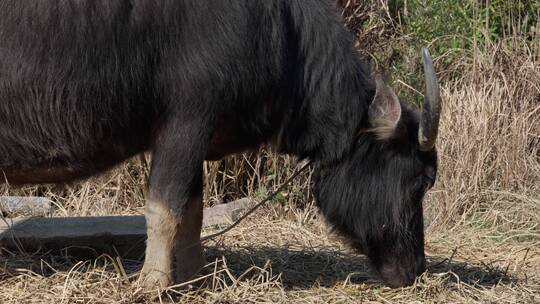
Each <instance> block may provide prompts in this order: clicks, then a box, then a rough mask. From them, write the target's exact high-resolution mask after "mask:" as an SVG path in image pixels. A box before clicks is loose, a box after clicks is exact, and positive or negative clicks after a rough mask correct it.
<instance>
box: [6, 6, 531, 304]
mask: <svg viewBox="0 0 540 304" xmlns="http://www.w3.org/2000/svg"><path fill="white" fill-rule="evenodd" d="M345 2H347V1H345ZM349 2H350V1H349ZM383 2H384V1H383ZM354 3H356V4H355V5H358V3H360V2H357V1H354ZM350 9H351V10H352V11H351V12H349V13H348V14H351V13H356V14H359V13H358V11H355V10H354V8H350ZM383 12H384V11H383ZM370 14H375V15H369V14H367V15H362V16H364V17H362V16H360V17H362V18H367V19H365V20H367V21H366V22H368V24H370V23H369V22H371V21H369V20H376V17H377V16H379V15H377V14H379V13H378V12H375V13H370ZM360 17H358V18H360ZM369 18H371V19H369ZM363 24H365V23H363ZM385 26H388V25H385V24H383V23H381V24H374V25H373V27H372V28H373V31H376V30H382V31H383V32H385V33H386V32H387V31H386V28H385ZM353 27H354V26H353ZM368 34H369V33H366V35H368ZM537 53H538V50H536V51H534V50H532V51H531V50H528V49H527V48H526V47H525V46H524V45H523V43H521V42H520V41H519V39H514V40H506V41H501V42H500V43H499V44H497V45H493V46H492V47H491V48H490V49H489V50H483V51H480V50H474V51H471V52H470V53H467V52H464V54H463V57H464V58H466V59H470V60H464V61H463V62H462V63H456V66H459V68H460V69H462V70H468V71H469V72H467V73H465V74H463V75H462V77H461V78H460V79H454V80H451V81H445V82H444V83H443V99H444V109H443V120H442V126H441V131H440V134H441V138H440V140H439V143H438V148H439V154H440V171H439V176H438V181H437V184H436V187H435V189H433V190H432V191H431V192H430V193H429V195H428V197H427V199H426V202H425V206H426V221H427V226H426V229H427V240H426V252H427V255H428V269H429V270H428V272H427V273H426V274H425V275H423V276H422V277H421V278H420V279H419V280H418V282H417V283H416V284H415V285H414V286H412V287H409V288H403V289H390V288H387V287H384V286H383V285H381V283H380V282H379V281H378V280H377V279H375V278H373V277H372V276H371V274H370V273H369V269H368V266H367V261H366V260H365V258H364V257H363V256H360V255H356V254H354V253H351V252H350V251H349V250H348V249H347V248H346V247H345V246H343V245H342V243H341V242H339V241H338V240H336V239H334V238H333V237H332V236H330V235H329V234H328V233H327V231H326V227H325V225H324V224H323V223H322V221H321V220H320V219H319V217H318V215H317V210H316V208H315V207H313V204H312V197H311V193H310V190H309V172H308V173H306V174H304V175H303V176H301V177H300V178H298V179H297V180H296V181H295V182H294V183H293V185H291V188H290V189H289V190H288V191H286V192H283V193H281V195H279V196H278V197H277V199H276V200H274V201H273V202H272V204H271V205H270V206H268V207H266V208H263V210H260V211H258V212H257V213H256V214H255V215H254V216H252V217H251V218H249V219H248V220H247V221H246V222H245V223H242V224H241V225H240V226H239V227H238V228H236V229H234V230H232V231H231V232H229V233H228V234H226V235H225V236H223V237H221V238H219V239H216V240H213V241H212V242H210V243H208V245H207V260H208V262H209V264H208V265H207V271H208V272H209V275H208V276H207V277H206V279H205V282H204V284H203V287H202V288H195V289H192V290H186V289H185V288H182V287H185V286H176V287H173V288H171V289H169V290H167V291H166V292H165V293H163V294H160V293H158V292H157V291H156V292H152V293H145V292H143V290H142V289H140V288H139V287H138V286H137V284H136V283H134V276H135V275H136V273H137V271H138V270H139V269H140V267H141V261H129V260H119V259H117V258H114V257H109V256H103V257H100V258H98V259H97V260H95V261H78V260H76V259H74V258H72V257H69V256H55V255H50V254H47V253H46V252H39V253H10V252H6V251H2V252H1V253H0V303H6V304H7V303H148V302H160V301H162V302H174V303H295V302H297V303H361V302H362V303H363V302H365V303H540V226H539V225H540V154H539V146H540V62H538V60H536V61H535V60H534V59H535V58H536V57H535V56H536V55H535V54H537ZM464 67H466V69H464ZM147 163H148V160H147V159H145V158H142V157H141V158H136V159H134V160H132V161H131V162H129V163H127V164H125V165H123V166H121V167H119V168H117V169H116V170H114V171H113V172H110V173H108V174H106V175H103V176H101V177H98V178H95V179H93V180H90V181H87V182H83V183H76V184H72V185H67V186H62V187H60V186H56V187H51V186H35V187H26V188H24V189H13V188H10V187H7V186H1V187H0V194H22V195H44V196H47V197H50V198H51V199H52V200H53V201H54V202H55V203H56V207H55V208H54V210H53V212H52V215H55V216H67V215H105V214H141V213H142V210H143V203H144V193H143V192H144V191H143V189H144V184H145V180H146V176H147V174H148V165H147ZM294 165H295V161H294V159H291V158H289V157H285V156H278V155H275V154H272V153H269V152H266V151H262V152H261V153H260V154H259V155H255V154H246V155H242V156H236V157H231V158H228V159H227V160H225V161H221V162H216V163H208V164H206V166H205V172H206V188H205V199H206V202H207V204H208V205H212V204H216V203H221V202H223V201H227V200H231V199H234V198H238V197H241V196H245V195H250V196H253V197H262V196H264V194H265V193H268V191H269V190H271V189H272V188H274V187H275V186H276V185H278V184H280V183H281V182H282V181H283V180H284V179H285V178H286V176H287V175H288V174H290V173H291V171H292V170H293V168H294ZM210 232H212V231H206V232H205V233H210Z"/></svg>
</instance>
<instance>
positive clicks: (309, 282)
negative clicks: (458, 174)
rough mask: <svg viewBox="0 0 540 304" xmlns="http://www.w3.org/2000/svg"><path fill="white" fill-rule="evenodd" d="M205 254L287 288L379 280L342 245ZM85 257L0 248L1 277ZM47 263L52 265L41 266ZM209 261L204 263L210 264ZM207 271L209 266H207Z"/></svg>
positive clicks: (477, 281) (472, 276) (487, 279)
mask: <svg viewBox="0 0 540 304" xmlns="http://www.w3.org/2000/svg"><path fill="white" fill-rule="evenodd" d="M206 258H207V261H208V262H209V263H211V262H215V261H218V262H217V263H218V265H219V267H224V265H225V264H226V267H227V269H228V271H229V273H230V274H231V275H232V276H233V277H235V278H240V279H246V280H247V279H250V278H252V277H253V276H254V275H256V272H261V271H264V272H268V273H271V274H272V275H274V276H276V275H279V276H280V281H281V282H282V284H283V287H284V288H286V289H293V288H294V289H296V288H301V289H304V288H305V289H307V288H312V287H332V286H334V285H336V284H343V283H344V282H347V283H349V284H361V283H363V284H368V285H373V286H382V283H381V281H379V280H378V278H377V277H376V276H375V275H373V274H372V273H371V271H370V267H369V262H368V260H367V258H366V257H365V256H363V255H356V254H352V253H349V252H344V251H340V250H338V249H336V248H308V249H297V248H295V249H290V248H287V247H232V248H231V247H215V246H214V247H208V248H206ZM112 260H113V258H111V257H109V256H101V257H100V258H98V259H97V262H96V260H93V261H91V263H92V264H94V265H98V266H99V265H103V264H108V265H109V266H108V268H109V267H110V271H114V267H113V265H112V264H111V261H112ZM81 261H86V260H83V259H80V258H76V257H73V256H68V255H58V254H51V253H36V254H31V255H30V254H13V253H8V252H5V251H4V252H2V253H0V265H1V267H0V280H6V279H9V278H10V277H14V276H18V275H21V273H28V271H31V272H34V273H36V274H37V275H41V276H45V277H47V276H51V275H53V274H54V273H56V272H58V271H59V272H68V271H69V270H70V269H71V268H72V267H73V266H74V265H76V264H77V263H80V262H81ZM44 264H45V265H50V267H44ZM123 266H124V268H125V270H126V271H127V273H128V274H129V273H131V274H134V273H136V272H137V271H139V270H140V267H141V266H142V263H141V261H132V260H123ZM213 267H214V266H209V267H208V268H213ZM210 271H211V270H210ZM428 273H429V274H430V275H437V276H442V277H443V278H444V281H445V282H446V283H447V284H453V283H456V282H463V283H466V284H468V285H477V286H484V287H491V286H495V285H498V284H501V283H503V284H508V283H512V282H516V281H517V280H516V278H514V277H512V276H511V275H510V274H508V273H507V272H506V271H505V270H504V269H501V268H499V267H497V266H494V265H485V264H484V265H474V264H470V263H467V262H462V261H455V260H452V259H448V258H444V257H439V256H430V257H428Z"/></svg>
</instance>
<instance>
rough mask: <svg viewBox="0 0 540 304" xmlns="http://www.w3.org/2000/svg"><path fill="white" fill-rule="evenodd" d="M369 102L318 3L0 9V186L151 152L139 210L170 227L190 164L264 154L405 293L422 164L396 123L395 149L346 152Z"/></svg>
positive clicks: (360, 144)
mask: <svg viewBox="0 0 540 304" xmlns="http://www.w3.org/2000/svg"><path fill="white" fill-rule="evenodd" d="M374 93H375V86H374V83H373V80H372V78H371V75H370V71H369V69H368V67H367V66H366V65H364V64H362V63H361V62H360V60H359V58H358V56H357V54H356V52H355V50H354V48H353V43H352V35H351V34H350V33H349V32H347V31H346V30H345V29H344V27H343V24H342V20H341V19H340V18H339V16H338V14H337V13H336V10H335V8H334V5H333V4H332V3H330V2H329V1H323V0H311V1H308V0H230V1H227V0H182V1H180V0H163V1H150V0H141V1H131V0H80V1H71V0H70V1H58V0H41V1H35V0H4V1H1V2H0V143H1V144H0V170H2V171H3V173H4V176H5V179H7V181H9V182H11V183H36V182H60V181H66V180H71V179H74V178H81V177H86V176H89V175H92V174H95V173H97V172H100V171H103V170H105V169H107V168H110V167H111V166H114V165H116V164H118V163H119V162H121V161H123V160H125V159H127V158H129V157H130V156H132V155H134V154H137V153H140V152H142V151H145V150H152V151H153V154H154V155H153V157H154V161H153V164H152V172H151V176H150V191H149V196H151V197H159V198H162V199H165V200H167V201H174V202H176V205H177V208H176V209H175V210H177V212H178V214H179V215H181V212H182V210H183V209H185V204H187V202H188V201H189V197H192V196H195V195H197V193H198V192H200V180H201V174H202V170H201V168H202V167H201V166H202V162H203V160H204V159H217V158H220V157H223V156H224V155H227V154H230V153H234V152H239V151H242V150H245V149H248V148H255V147H257V146H259V145H261V144H263V143H270V144H272V145H273V146H275V147H276V148H277V149H278V150H280V151H282V152H284V153H291V154H294V155H297V156H298V157H300V158H309V159H312V160H314V161H315V162H316V163H317V172H318V173H317V178H316V181H315V189H316V193H317V197H318V201H319V204H320V205H321V208H322V210H323V213H324V214H325V215H326V216H327V217H328V219H329V221H330V222H331V223H333V224H334V225H335V226H336V227H337V229H338V230H339V231H341V232H342V233H344V234H346V235H347V236H349V237H350V238H351V240H352V241H353V242H354V243H355V244H358V246H359V247H360V248H361V249H362V250H364V251H365V252H366V253H367V254H368V256H369V257H370V258H371V260H372V261H373V263H374V264H375V267H376V268H377V269H378V270H379V271H380V272H381V275H382V276H383V278H384V279H385V280H386V281H387V282H389V283H390V284H392V285H403V284H409V283H411V278H412V279H414V277H415V276H416V275H417V274H418V273H419V272H421V271H423V228H422V207H421V199H422V196H423V194H424V192H425V190H426V189H427V187H426V186H425V185H426V183H432V182H433V179H434V176H435V173H434V170H435V169H434V168H435V165H434V164H435V163H436V160H435V156H434V152H433V153H427V154H426V153H420V152H418V151H417V149H416V137H415V134H416V133H415V132H416V130H417V128H418V117H416V116H415V115H416V114H415V112H414V111H412V110H409V109H408V108H404V110H403V115H402V122H400V128H401V129H402V130H401V132H398V133H399V134H401V135H399V136H397V137H396V138H393V139H390V140H388V141H380V140H375V137H374V136H372V135H371V134H369V132H368V133H365V134H363V135H361V136H360V137H358V136H359V134H360V132H361V130H365V129H368V128H369V127H370V126H369V124H368V117H367V109H368V107H369V104H370V103H371V101H372V99H373V96H374ZM398 133H396V134H398ZM426 172H427V173H426ZM426 180H429V182H426ZM385 267H386V268H385ZM385 269H389V270H385ZM392 275H393V276H395V279H392V278H391V276H392Z"/></svg>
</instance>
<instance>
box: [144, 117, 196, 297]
mask: <svg viewBox="0 0 540 304" xmlns="http://www.w3.org/2000/svg"><path fill="white" fill-rule="evenodd" d="M181 129H182V130H181V131H179V127H177V128H174V129H173V130H174V131H173V132H170V133H165V134H162V135H161V136H160V137H158V139H157V140H156V145H155V148H154V151H153V153H154V154H153V159H152V166H151V171H150V181H149V190H148V194H147V201H146V225H147V234H148V239H147V242H146V256H145V261H144V266H143V269H142V271H141V279H142V280H143V282H144V285H145V287H147V288H150V289H153V288H157V287H160V288H165V287H167V286H170V285H171V284H173V283H177V282H184V281H186V280H189V279H191V278H192V277H193V276H194V275H195V274H196V273H197V272H198V271H199V270H200V269H201V268H202V267H203V266H204V262H205V261H204V257H203V251H202V246H201V244H200V243H199V241H200V233H201V225H202V165H203V160H204V156H205V155H206V149H205V144H204V141H202V139H204V138H205V136H204V135H203V134H200V133H198V132H199V131H201V130H204V128H197V127H195V126H194V127H192V128H189V126H181ZM169 134H170V136H169ZM175 259H176V271H174V269H173V263H174V260H175Z"/></svg>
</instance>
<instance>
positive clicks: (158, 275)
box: [139, 265, 173, 291]
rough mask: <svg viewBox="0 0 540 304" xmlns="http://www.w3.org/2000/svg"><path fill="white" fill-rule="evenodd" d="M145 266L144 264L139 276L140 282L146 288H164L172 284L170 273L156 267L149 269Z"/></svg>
mask: <svg viewBox="0 0 540 304" xmlns="http://www.w3.org/2000/svg"><path fill="white" fill-rule="evenodd" d="M145 266H146V265H145ZM145 266H143V269H142V270H141V275H140V277H139V283H140V284H141V285H142V287H143V288H144V289H145V290H148V291H150V290H156V289H159V290H163V289H165V288H167V287H169V286H170V285H171V284H172V282H173V280H172V277H171V276H170V274H169V273H165V272H164V271H159V270H156V269H148V268H147V267H145Z"/></svg>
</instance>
